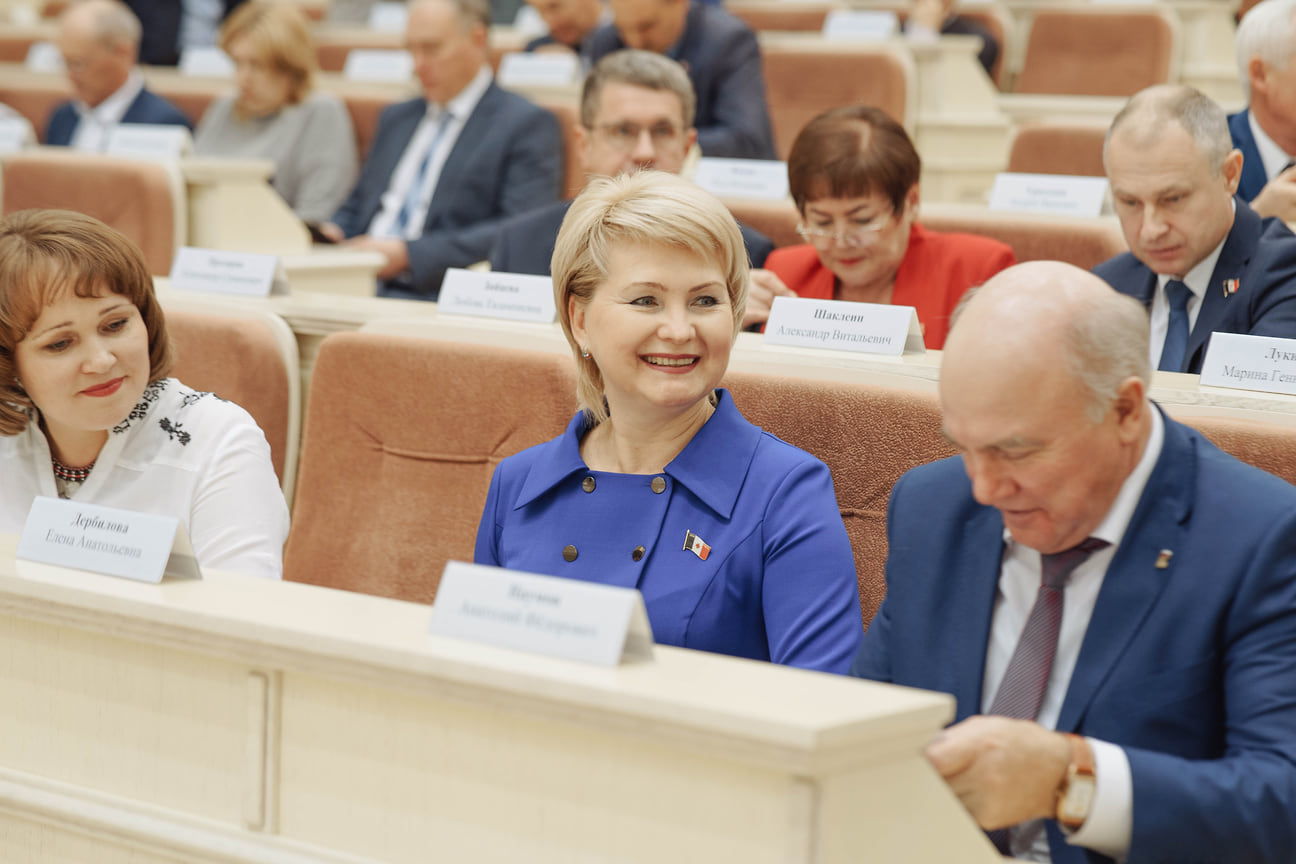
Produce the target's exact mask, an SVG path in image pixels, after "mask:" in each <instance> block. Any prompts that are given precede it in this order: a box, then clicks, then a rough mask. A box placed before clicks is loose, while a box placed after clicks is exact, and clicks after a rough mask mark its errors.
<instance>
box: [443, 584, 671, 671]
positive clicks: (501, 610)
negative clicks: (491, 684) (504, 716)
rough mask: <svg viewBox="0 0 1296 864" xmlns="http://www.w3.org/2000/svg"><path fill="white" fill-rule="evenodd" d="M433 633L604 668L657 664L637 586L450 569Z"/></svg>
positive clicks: (641, 597) (650, 630)
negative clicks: (626, 662) (629, 662)
mask: <svg viewBox="0 0 1296 864" xmlns="http://www.w3.org/2000/svg"><path fill="white" fill-rule="evenodd" d="M428 632H430V633H432V634H433V635H435V636H450V637H453V638H455V639H466V640H468V641H470V642H481V643H484V644H487V645H495V646H497V647H500V648H512V649H514V650H517V651H527V652H530V653H532V654H544V655H546V656H549V657H560V658H562V659H564V660H576V661H579V662H582V663H594V664H597V665H599V666H616V665H618V664H619V663H620V662H621V661H622V659H623V658H624V659H635V660H651V659H652V646H653V638H652V628H651V627H650V626H649V624H648V613H647V611H646V610H645V609H644V604H643V596H642V595H641V594H640V593H639V592H638V591H637V590H635V589H634V588H617V587H613V586H610V585H596V584H592V583H589V582H581V581H579V580H576V579H560V578H558V577H555V576H537V575H535V574H533V573H520V572H518V571H516V570H505V569H503V568H501V567H486V566H483V565H481V564H465V563H463V562H460V561H451V562H450V563H448V564H446V568H445V572H444V574H443V575H442V576H441V587H440V588H438V589H437V596H436V602H435V604H434V605H433V606H432V622H431V624H430V625H429V627H428Z"/></svg>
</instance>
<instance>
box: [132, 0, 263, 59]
mask: <svg viewBox="0 0 1296 864" xmlns="http://www.w3.org/2000/svg"><path fill="white" fill-rule="evenodd" d="M244 2H245V0H125V3H126V5H127V6H129V7H130V8H131V11H132V12H134V13H135V17H136V18H138V19H139V20H140V24H141V25H143V29H144V34H143V38H142V39H141V40H140V49H139V62H141V63H144V64H147V65H149V66H174V65H176V64H177V63H179V62H180V54H181V52H182V51H183V50H184V49H185V48H188V47H197V46H200V45H201V46H210V45H215V44H216V43H217V41H218V38H217V37H218V35H219V30H220V26H221V22H223V21H224V20H225V19H226V18H228V17H229V16H230V13H231V12H233V11H234V10H235V8H237V7H238V6H239V5H241V4H242V3H244ZM186 39H188V40H191V41H189V42H186Z"/></svg>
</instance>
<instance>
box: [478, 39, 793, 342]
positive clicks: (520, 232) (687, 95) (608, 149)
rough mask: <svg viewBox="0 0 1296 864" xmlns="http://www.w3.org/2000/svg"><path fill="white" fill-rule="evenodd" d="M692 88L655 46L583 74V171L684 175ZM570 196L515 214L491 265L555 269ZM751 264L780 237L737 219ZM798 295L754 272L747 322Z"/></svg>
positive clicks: (691, 132) (691, 136)
mask: <svg viewBox="0 0 1296 864" xmlns="http://www.w3.org/2000/svg"><path fill="white" fill-rule="evenodd" d="M693 110H694V98H693V87H692V85H691V84H690V83H689V80H688V76H687V75H686V74H685V73H684V70H683V69H682V68H681V67H680V65H679V64H678V63H676V62H675V61H674V60H671V59H669V58H667V57H663V56H662V55H660V54H654V53H652V52H650V51H618V52H616V53H615V54H609V55H608V56H607V57H605V58H603V60H601V61H599V63H598V65H597V66H595V67H594V69H593V71H591V72H590V74H589V76H588V77H586V79H585V86H584V90H583V92H582V95H581V127H580V128H579V129H577V130H576V131H577V137H578V140H579V145H578V146H579V147H580V152H581V159H582V161H583V162H584V166H585V171H586V173H587V174H588V175H589V176H591V177H612V176H616V175H619V174H624V173H626V172H630V171H638V170H641V169H655V170H657V171H668V172H670V173H671V174H678V173H679V172H680V170H681V169H682V168H683V167H684V159H685V157H686V156H687V155H688V151H689V148H691V147H692V146H693V143H694V141H695V140H696V138H697V131H696V130H695V129H693V128H692V119H693ZM570 206H571V202H570V201H562V202H559V203H557V204H553V205H549V206H546V207H543V208H540V209H539V210H535V211H533V212H531V213H526V214H524V215H522V216H518V217H515V218H513V219H510V220H509V221H508V222H507V223H505V224H504V226H503V227H502V228H501V229H500V232H499V235H498V237H497V238H496V241H495V247H494V249H493V250H492V251H491V256H490V264H491V269H492V270H496V271H501V272H507V273H532V274H535V275H538V276H548V275H549V259H550V257H551V256H552V255H553V249H554V240H555V239H556V238H557V237H558V228H559V226H561V225H562V220H563V217H564V216H566V215H567V209H568V208H569V207H570ZM738 227H739V228H740V230H741V231H742V235H743V241H744V243H745V244H746V246H747V256H748V258H749V259H750V261H751V264H752V266H753V267H756V268H759V267H762V266H763V265H764V263H765V258H766V256H768V255H769V253H770V252H771V251H772V250H773V248H774V244H773V243H771V242H770V240H769V238H768V237H766V236H765V235H764V234H761V233H760V232H758V231H753V230H752V229H750V228H748V227H747V226H745V225H739V226H738ZM784 295H785V296H792V292H791V291H789V290H788V289H787V288H786V287H785V286H784V285H783V283H782V282H781V281H780V280H779V278H778V277H777V276H775V275H774V274H772V273H769V272H768V271H764V270H753V271H752V285H751V291H750V292H749V293H748V298H747V315H746V316H745V319H744V323H745V324H746V325H750V324H754V323H758V322H760V321H764V320H765V319H766V318H768V317H769V306H770V303H772V302H773V300H774V297H776V296H784Z"/></svg>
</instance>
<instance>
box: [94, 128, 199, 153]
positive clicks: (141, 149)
mask: <svg viewBox="0 0 1296 864" xmlns="http://www.w3.org/2000/svg"><path fill="white" fill-rule="evenodd" d="M104 152H106V153H107V154H108V155H109V156H125V157H127V158H128V159H147V160H149V161H151V162H156V161H159V160H164V159H179V158H181V157H184V156H187V155H189V154H190V153H192V152H193V136H192V135H190V134H189V130H188V129H186V128H184V127H183V126H164V125H159V124H153V123H118V124H117V125H116V126H114V127H113V128H112V130H111V131H109V133H108V142H107V145H106V146H105V147H104Z"/></svg>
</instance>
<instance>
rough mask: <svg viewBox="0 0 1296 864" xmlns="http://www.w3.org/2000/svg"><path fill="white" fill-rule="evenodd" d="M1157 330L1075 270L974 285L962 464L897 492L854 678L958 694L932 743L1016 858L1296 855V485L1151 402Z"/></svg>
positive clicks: (965, 343) (1279, 858) (949, 463)
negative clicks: (873, 611)
mask: <svg viewBox="0 0 1296 864" xmlns="http://www.w3.org/2000/svg"><path fill="white" fill-rule="evenodd" d="M1147 336H1148V328H1147V318H1146V316H1145V315H1144V313H1143V311H1142V309H1141V308H1140V307H1139V306H1138V305H1137V303H1135V302H1133V301H1131V300H1130V299H1129V298H1127V297H1122V296H1120V295H1119V294H1117V293H1115V292H1113V291H1111V290H1110V289H1109V288H1108V287H1107V286H1106V285H1104V284H1103V283H1102V282H1101V281H1100V280H1098V279H1097V278H1095V277H1093V276H1092V275H1090V274H1087V273H1085V272H1084V271H1082V270H1079V269H1078V268H1075V267H1072V266H1070V265H1067V264H1061V263H1057V262H1031V263H1028V264H1022V265H1018V266H1016V267H1012V268H1009V269H1008V270H1005V271H1003V272H1002V273H1000V274H998V275H997V276H995V277H993V278H992V279H991V280H990V281H989V282H987V283H986V284H985V286H984V287H982V288H981V289H979V290H977V291H974V293H972V294H969V299H967V300H966V301H965V303H964V305H963V306H962V307H961V308H960V311H959V313H958V314H957V315H956V318H955V323H954V327H953V330H952V332H951V335H950V337H949V339H948V341H947V342H946V343H945V350H944V357H943V361H942V365H941V377H940V402H941V414H942V423H943V428H944V431H945V434H946V435H947V437H948V438H949V440H950V441H951V442H952V443H953V444H954V445H955V447H957V449H958V450H959V452H960V453H961V457H955V458H951V459H945V460H942V461H939V462H935V463H932V464H929V465H924V466H921V467H919V468H915V469H913V470H912V471H910V472H908V473H907V474H906V475H904V477H902V478H901V479H900V481H899V482H897V484H896V486H895V489H894V490H893V491H892V494H891V500H890V504H889V507H888V511H887V535H888V542H889V552H888V557H887V569H886V573H887V595H886V599H885V600H884V601H883V603H882V605H881V607H880V609H879V610H878V614H877V616H876V617H875V618H874V620H873V622H872V624H871V625H870V627H869V629H868V631H867V632H866V633H865V636H864V641H863V643H862V644H861V647H860V651H859V654H858V656H857V657H856V660H855V663H854V666H853V668H852V672H853V673H854V674H856V675H858V676H861V677H864V678H869V679H873V680H878V681H886V682H891V683H895V684H903V685H908V686H914V687H921V688H925V689H930V690H938V691H942V692H946V693H950V694H952V695H953V696H954V697H955V698H956V700H957V711H956V723H955V725H953V726H952V727H950V728H948V729H946V730H945V732H944V733H942V734H941V735H940V736H938V737H937V738H936V739H935V740H933V741H932V742H931V744H929V746H928V748H927V756H928V758H929V760H930V761H931V763H932V764H933V766H934V767H935V768H936V769H937V770H938V771H939V772H940V773H941V775H942V776H943V777H944V778H945V779H946V781H947V782H948V783H949V785H950V787H951V789H952V790H953V791H954V792H955V793H956V794H957V795H958V797H959V798H960V800H962V802H963V803H964V805H965V806H966V807H967V808H968V810H969V812H970V813H971V814H972V816H973V817H974V818H975V819H976V820H977V822H978V823H979V824H980V825H981V826H982V827H983V828H986V829H988V830H991V832H992V838H993V839H994V840H995V842H996V845H997V846H999V848H1000V849H1001V850H1003V851H1007V852H1010V853H1011V854H1013V855H1014V856H1015V857H1019V858H1028V859H1029V860H1033V861H1050V860H1051V861H1052V862H1054V864H1080V862H1085V861H1088V862H1090V864H1095V862H1099V861H1109V860H1111V859H1117V860H1127V861H1129V862H1131V864H1134V862H1163V861H1164V862H1169V861H1176V862H1186V861H1230V862H1242V861H1246V862H1253V864H1258V862H1269V864H1289V862H1291V861H1293V860H1296V675H1293V674H1292V669H1293V668H1296V489H1294V488H1293V487H1292V486H1291V485H1289V484H1287V483H1285V482H1283V481H1282V480H1279V479H1277V478H1275V477H1273V476H1271V475H1268V474H1265V473H1264V472H1262V471H1259V470H1258V469H1255V468H1252V467H1250V466H1247V465H1244V464H1242V463H1241V462H1238V461H1237V460H1236V459H1234V458H1232V457H1231V456H1228V455H1226V454H1224V453H1222V452H1221V451H1220V450H1219V449H1218V448H1216V447H1215V446H1214V445H1212V444H1211V443H1210V442H1209V441H1207V440H1206V439H1205V438H1204V437H1203V436H1201V435H1200V434H1198V433H1197V432H1195V431H1193V430H1192V429H1189V428H1188V427H1186V426H1182V425H1180V424H1178V423H1176V422H1174V421H1173V420H1170V419H1169V418H1168V417H1166V416H1165V415H1164V414H1163V413H1162V412H1161V411H1160V410H1159V409H1158V408H1157V407H1156V406H1155V405H1153V404H1152V403H1151V402H1150V401H1149V399H1148V397H1147V387H1148V379H1149V377H1150V369H1149V364H1148V362H1147V348H1146V346H1147ZM1068 568H1069V570H1070V572H1069V573H1068V572H1067V569H1068ZM977 715H979V716H977ZM996 715H997V716H996ZM1003 829H1007V830H1006V831H1005V830H1003ZM1063 829H1065V830H1063Z"/></svg>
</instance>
